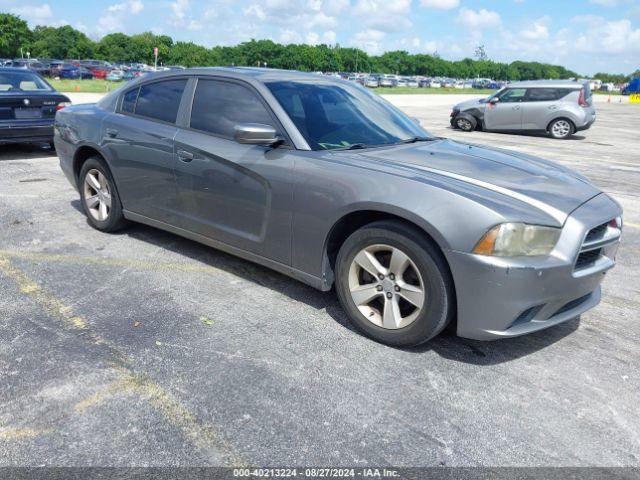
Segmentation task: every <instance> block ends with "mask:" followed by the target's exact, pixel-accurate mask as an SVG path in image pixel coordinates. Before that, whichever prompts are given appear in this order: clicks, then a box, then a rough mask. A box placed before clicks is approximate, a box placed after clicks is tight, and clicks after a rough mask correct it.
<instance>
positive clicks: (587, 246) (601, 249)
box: [574, 222, 620, 271]
mask: <svg viewBox="0 0 640 480" xmlns="http://www.w3.org/2000/svg"><path fill="white" fill-rule="evenodd" d="M610 223H611V222H605V223H601V224H600V225H597V226H595V227H593V228H591V229H590V230H589V231H588V232H587V234H586V235H585V237H584V241H583V242H582V247H580V252H579V254H578V258H576V263H575V266H574V271H577V270H584V269H587V268H590V267H592V266H593V265H595V264H596V262H598V260H600V258H601V257H602V256H603V255H605V254H606V252H605V248H606V247H608V246H609V245H612V244H614V243H617V242H618V241H619V239H620V231H619V229H618V230H616V229H615V228H610V227H609V225H610Z"/></svg>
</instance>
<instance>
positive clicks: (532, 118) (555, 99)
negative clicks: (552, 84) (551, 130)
mask: <svg viewBox="0 0 640 480" xmlns="http://www.w3.org/2000/svg"><path fill="white" fill-rule="evenodd" d="M569 93H571V90H570V89H568V88H549V87H544V88H541V87H536V88H529V89H527V95H526V97H525V101H524V102H522V128H523V129H524V130H546V129H547V125H549V122H551V120H552V119H553V118H555V117H556V113H557V111H558V110H559V109H561V108H562V103H561V101H560V100H561V99H562V97H564V96H566V95H568V94H569Z"/></svg>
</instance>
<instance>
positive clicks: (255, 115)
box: [191, 79, 275, 138]
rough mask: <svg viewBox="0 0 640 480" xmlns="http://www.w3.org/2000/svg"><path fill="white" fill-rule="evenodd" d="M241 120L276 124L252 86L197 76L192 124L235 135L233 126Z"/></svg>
mask: <svg viewBox="0 0 640 480" xmlns="http://www.w3.org/2000/svg"><path fill="white" fill-rule="evenodd" d="M240 123H263V124H266V125H273V126H275V125H274V122H273V119H272V118H271V115H269V112H268V111H267V109H266V108H265V106H264V105H263V104H262V102H261V101H260V98H258V96H257V95H256V94H255V93H254V92H253V91H251V90H250V89H249V88H247V87H244V86H242V85H238V84H236V83H229V82H221V81H218V80H203V79H200V80H198V85H197V87H196V92H195V94H194V97H193V106H192V108H191V128H195V129H197V130H203V131H205V132H210V133H213V134H215V135H220V136H222V137H227V138H233V127H235V126H236V125H238V124H240Z"/></svg>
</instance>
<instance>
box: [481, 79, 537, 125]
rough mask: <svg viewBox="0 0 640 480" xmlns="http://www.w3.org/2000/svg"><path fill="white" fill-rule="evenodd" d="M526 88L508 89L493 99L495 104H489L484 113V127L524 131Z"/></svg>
mask: <svg viewBox="0 0 640 480" xmlns="http://www.w3.org/2000/svg"><path fill="white" fill-rule="evenodd" d="M526 93H527V89H526V88H507V89H505V90H503V91H502V92H500V93H498V94H497V95H496V96H494V97H493V98H497V99H498V101H497V102H495V103H492V102H488V103H487V106H486V108H485V112H484V125H485V128H487V129H489V130H520V129H522V105H521V103H522V101H523V100H524V97H525V94H526Z"/></svg>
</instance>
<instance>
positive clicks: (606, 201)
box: [445, 194, 622, 340]
mask: <svg viewBox="0 0 640 480" xmlns="http://www.w3.org/2000/svg"><path fill="white" fill-rule="evenodd" d="M620 215H622V210H621V208H620V206H619V205H618V204H617V203H615V202H614V201H613V200H611V199H610V198H609V197H608V196H607V195H604V194H601V195H598V196H597V197H594V198H593V199H591V200H589V201H588V202H586V203H585V204H583V205H582V206H581V207H579V208H578V209H576V210H575V211H574V212H573V213H572V214H571V216H569V218H568V219H567V221H566V222H565V225H564V227H563V230H562V234H561V236H560V240H559V241H558V244H557V246H556V249H555V250H554V251H553V252H552V254H551V255H550V256H547V257H516V258H504V257H502V258H501V257H490V256H483V255H475V254H471V253H466V252H459V251H446V252H445V254H446V256H447V259H448V261H449V265H450V267H451V272H452V274H453V278H454V283H455V286H456V294H457V302H458V304H457V307H458V319H457V333H458V335H459V336H461V337H466V338H473V339H477V340H493V339H498V338H506V337H515V336H519V335H524V334H527V333H531V332H534V331H537V330H542V329H544V328H548V327H551V326H553V325H557V324H559V323H562V322H564V321H567V320H570V319H572V318H575V317H577V316H579V315H581V314H582V313H584V312H586V311H587V310H589V309H591V308H593V307H595V306H596V305H597V304H598V303H599V301H600V283H601V282H602V280H603V278H604V275H605V273H606V271H607V270H609V269H610V268H612V267H613V266H614V264H615V255H616V251H617V248H618V244H619V232H616V231H614V230H612V232H613V233H611V234H610V235H611V236H609V237H606V238H605V240H603V241H602V243H603V245H602V248H601V250H600V252H601V254H600V255H599V257H598V258H597V259H596V260H595V261H594V262H593V263H590V264H588V265H587V266H586V267H581V268H577V263H576V262H577V259H578V256H579V254H580V250H581V248H584V247H583V241H584V240H585V237H586V235H587V233H588V232H589V231H590V230H591V229H593V228H594V227H597V226H598V225H602V224H604V223H606V222H608V221H609V220H611V219H613V218H615V217H617V216H620ZM607 232H609V230H607ZM606 235H609V233H607V234H606ZM584 245H586V243H585V244H584Z"/></svg>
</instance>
